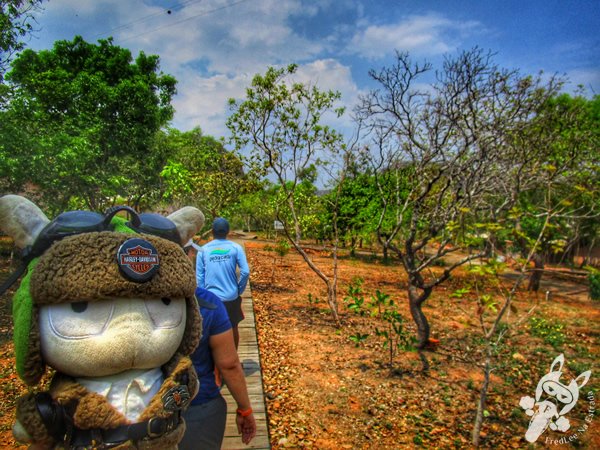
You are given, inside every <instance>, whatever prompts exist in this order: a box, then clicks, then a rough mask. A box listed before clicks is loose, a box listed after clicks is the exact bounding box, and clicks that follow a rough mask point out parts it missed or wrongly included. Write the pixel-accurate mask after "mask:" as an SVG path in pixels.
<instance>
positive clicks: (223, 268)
mask: <svg viewBox="0 0 600 450" xmlns="http://www.w3.org/2000/svg"><path fill="white" fill-rule="evenodd" d="M236 267H239V268H240V276H239V279H238V276H237V273H236ZM249 277H250V268H249V267H248V261H247V260H246V254H245V253H244V250H243V249H242V247H241V246H240V245H239V244H236V243H235V242H232V241H229V240H227V239H214V240H212V241H210V242H209V243H207V244H206V245H204V246H202V250H201V251H200V252H198V255H197V256H196V282H197V284H198V287H200V288H203V289H206V290H209V291H210V292H212V293H213V294H215V295H216V296H217V297H219V298H220V299H221V300H223V301H224V302H227V301H231V300H235V299H236V298H238V296H240V295H242V292H244V289H246V285H247V284H248V278H249Z"/></svg>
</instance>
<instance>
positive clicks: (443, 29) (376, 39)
mask: <svg viewBox="0 0 600 450" xmlns="http://www.w3.org/2000/svg"><path fill="white" fill-rule="evenodd" d="M479 27H480V25H479V24H478V23H477V22H473V21H467V22H454V21H451V20H449V19H447V18H445V17H443V16H440V15H438V14H427V15H423V16H411V17H409V18H407V19H405V20H403V21H401V22H399V23H395V24H387V25H368V24H365V25H363V26H362V27H361V29H360V30H359V31H358V32H357V33H356V34H355V35H354V37H353V38H352V40H351V43H350V46H349V48H348V51H349V52H350V53H354V54H359V55H360V56H363V57H366V58H369V59H377V58H383V57H384V56H386V55H388V54H391V53H392V52H393V51H394V50H399V51H409V52H411V53H412V52H414V53H420V54H427V55H438V54H442V53H447V52H448V51H451V50H452V49H454V48H455V47H456V46H457V45H458V44H459V42H460V38H462V37H463V36H464V35H466V34H469V33H470V32H472V31H473V30H475V29H477V28H479Z"/></svg>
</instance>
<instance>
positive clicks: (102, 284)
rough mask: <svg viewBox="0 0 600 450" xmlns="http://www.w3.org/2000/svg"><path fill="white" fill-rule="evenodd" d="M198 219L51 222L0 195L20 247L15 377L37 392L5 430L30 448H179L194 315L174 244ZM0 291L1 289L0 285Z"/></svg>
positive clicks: (5, 224)
mask: <svg viewBox="0 0 600 450" xmlns="http://www.w3.org/2000/svg"><path fill="white" fill-rule="evenodd" d="M203 223H204V216H203V215H202V213H201V212H200V211H199V210H198V209H196V208H192V207H185V208H183V209H181V210H179V211H177V212H175V213H173V214H171V215H170V216H168V217H163V216H161V215H158V214H148V213H145V214H137V213H136V212H135V211H134V210H133V209H131V208H129V207H126V206H121V207H114V208H111V209H109V210H108V211H107V212H106V214H104V215H102V214H98V213H94V212H90V211H70V212H65V213H62V214H60V215H59V216H58V217H57V218H56V219H54V220H53V221H49V220H48V219H47V218H46V216H45V215H44V213H43V212H42V211H41V210H40V209H39V208H38V207H37V206H36V205H35V204H33V203H32V202H30V201H29V200H27V199H25V198H23V197H20V196H16V195H7V196H4V197H2V198H0V228H1V229H2V230H3V231H4V232H5V233H6V234H8V235H9V236H11V237H12V238H13V239H14V242H15V245H16V246H17V247H19V248H20V249H22V257H23V264H22V268H21V270H20V271H18V272H17V273H16V274H15V275H14V276H13V277H12V278H11V279H10V280H9V281H8V282H7V283H5V284H6V285H8V284H10V283H13V282H14V281H16V279H18V277H19V276H20V275H21V274H20V273H19V272H23V273H25V275H24V276H23V279H22V281H21V285H20V287H19V288H18V290H17V292H16V294H15V296H14V299H13V318H14V342H15V354H16V362H17V371H18V374H19V376H20V377H21V378H22V379H23V380H24V381H25V382H26V383H27V384H28V385H30V386H36V385H38V384H39V382H40V380H41V377H42V376H43V374H44V373H45V371H46V367H47V366H49V367H50V368H52V369H54V371H55V373H54V374H53V376H52V380H51V383H50V387H49V389H48V391H47V392H38V393H33V392H32V393H28V394H26V395H24V396H23V397H21V398H19V399H18V401H17V410H16V419H17V420H16V422H15V425H14V427H13V434H14V435H15V438H16V439H17V440H18V441H20V442H25V443H31V444H32V448H36V449H37V448H66V449H91V448H94V449H105V448H118V449H126V448H136V449H137V448H139V449H148V450H150V449H156V450H159V449H160V450H164V449H169V448H177V443H178V442H179V441H180V439H181V438H182V436H183V433H184V431H185V423H184V421H183V419H182V417H181V412H182V411H183V410H184V409H185V408H186V407H187V404H188V403H189V401H190V400H191V398H193V396H194V395H195V394H196V392H197V390H198V379H197V377H196V373H195V371H194V368H193V366H192V364H191V361H190V359H189V357H188V355H189V354H190V353H192V351H193V350H194V349H195V347H196V346H197V344H198V340H199V337H200V334H201V318H200V315H199V311H198V305H197V302H196V300H195V298H194V289H195V275H194V269H193V267H192V265H191V262H190V260H189V259H188V257H187V256H186V254H185V253H184V251H183V249H182V244H183V243H185V242H187V241H188V240H189V239H190V238H191V237H192V236H193V235H194V234H195V233H196V232H197V231H199V230H200V228H202V225H203ZM6 288H7V286H3V289H4V290H5V289H6Z"/></svg>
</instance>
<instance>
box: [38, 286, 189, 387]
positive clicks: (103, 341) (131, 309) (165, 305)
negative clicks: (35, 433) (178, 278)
mask: <svg viewBox="0 0 600 450" xmlns="http://www.w3.org/2000/svg"><path fill="white" fill-rule="evenodd" d="M39 324H40V338H41V348H42V355H43V358H44V360H45V361H46V363H47V364H48V365H50V366H52V367H54V368H55V369H56V370H58V371H60V372H62V373H65V374H68V375H71V376H73V377H98V376H105V375H111V374H114V373H119V372H122V371H124V370H129V369H151V368H154V367H160V366H162V365H163V364H166V363H167V361H168V360H169V358H170V357H171V355H173V354H174V353H175V352H176V350H177V348H178V347H179V345H180V343H181V341H182V339H183V336H184V331H185V324H186V302H185V299H184V298H176V299H169V298H167V297H164V298H162V299H146V300H144V299H139V298H132V299H127V298H116V299H109V300H103V301H99V302H72V303H64V304H59V305H49V306H43V307H41V308H40V314H39Z"/></svg>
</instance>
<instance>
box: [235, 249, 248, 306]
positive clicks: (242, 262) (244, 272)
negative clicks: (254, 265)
mask: <svg viewBox="0 0 600 450" xmlns="http://www.w3.org/2000/svg"><path fill="white" fill-rule="evenodd" d="M237 264H238V266H239V268H240V279H239V281H238V294H239V295H242V293H243V292H244V290H245V289H246V285H247V284H248V278H250V267H249V266H248V260H247V259H246V254H245V253H244V249H243V248H242V247H241V246H240V248H238V252H237Z"/></svg>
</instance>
